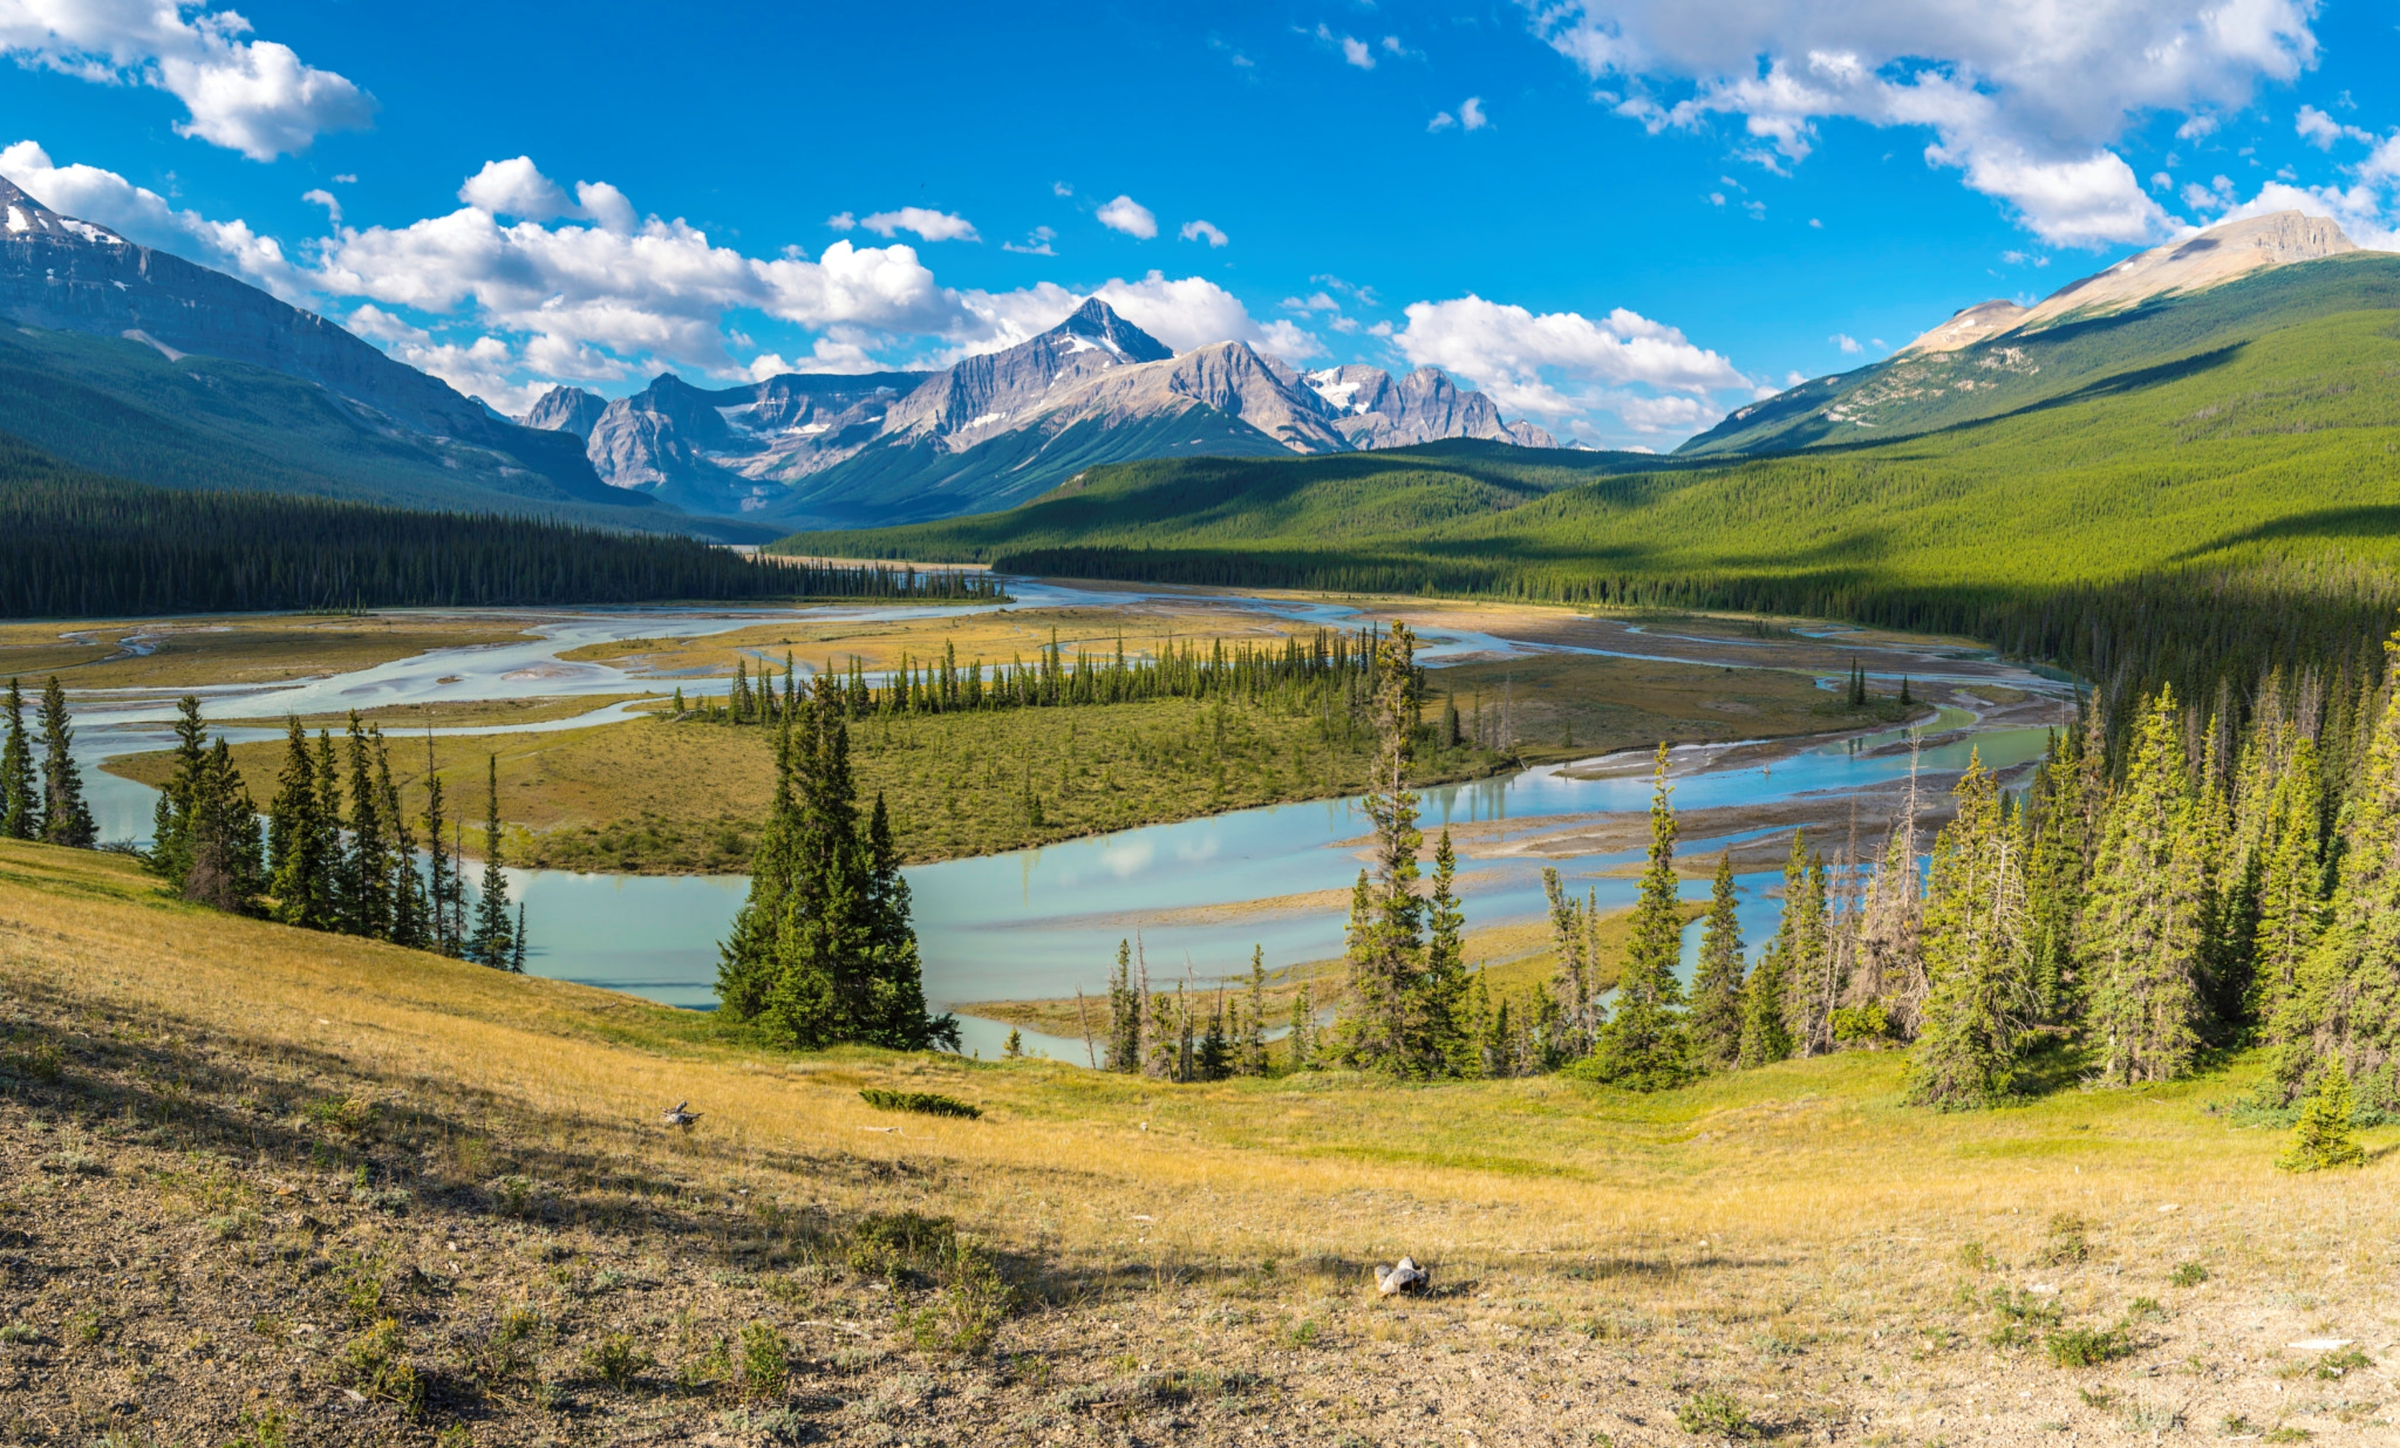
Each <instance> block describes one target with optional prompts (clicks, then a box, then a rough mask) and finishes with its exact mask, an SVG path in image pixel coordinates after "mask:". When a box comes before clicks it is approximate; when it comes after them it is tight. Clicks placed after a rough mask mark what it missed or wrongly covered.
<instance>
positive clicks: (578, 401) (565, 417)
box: [525, 387, 608, 438]
mask: <svg viewBox="0 0 2400 1448" xmlns="http://www.w3.org/2000/svg"><path fill="white" fill-rule="evenodd" d="M607 408H608V399H607V398H604V397H602V396H601V395H600V394H599V393H597V392H587V391H585V390H584V389H583V388H580V387H553V388H551V389H550V390H549V391H548V392H545V393H543V394H542V395H541V398H540V399H539V400H538V401H536V402H535V403H534V404H533V410H532V411H530V412H528V413H526V414H525V425H526V426H527V427H538V428H540V429H542V430H543V431H544V432H571V433H573V434H575V436H577V437H581V438H589V437H590V436H591V435H592V428H593V427H594V426H595V425H597V424H598V423H599V421H600V414H601V413H602V412H604V411H606V410H607Z"/></svg>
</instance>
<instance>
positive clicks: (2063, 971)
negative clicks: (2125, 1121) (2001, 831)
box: [2025, 729, 2091, 1021]
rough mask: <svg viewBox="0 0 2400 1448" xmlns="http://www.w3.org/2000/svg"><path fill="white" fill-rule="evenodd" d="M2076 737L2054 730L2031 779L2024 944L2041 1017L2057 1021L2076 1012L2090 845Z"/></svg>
mask: <svg viewBox="0 0 2400 1448" xmlns="http://www.w3.org/2000/svg"><path fill="white" fill-rule="evenodd" d="M2082 740H2083V735H2082V733H2081V732H2080V731H2079V730H2073V729H2069V730H2064V731H2059V730H2053V731H2052V732H2051V735H2050V742H2049V746H2048V748H2047V749H2046V751H2045V752H2044V754H2043V758H2042V764H2041V768H2040V770H2039V771H2038V772H2037V773H2036V774H2035V775H2034V778H2033V787H2032V792H2031V800H2030V806H2031V812H2032V816H2033V818H2032V841H2031V843H2030V845H2029V846H2028V849H2027V854H2026V860H2025V915H2026V929H2027V932H2028V934H2027V944H2028V946H2029V947H2030V948H2031V950H2032V952H2033V975H2034V987H2035V990H2036V991H2037V992H2038V993H2039V995H2040V997H2041V1005H2042V1015H2043V1017H2044V1018H2045V1019H2047V1020H2052V1021H2059V1020H2064V1019H2066V1018H2068V1017H2069V1016H2071V1015H2072V1014H2073V1012H2074V1006H2075V996H2076V983H2077V976H2076V973H2075V919H2076V916H2077V915H2078V914H2079V913H2080V912H2081V909H2082V904H2083V882H2084V865H2085V861H2086V860H2087V859H2088V858H2089V855H2090V848H2091V839H2090V834H2089V831H2088V829H2087V820H2086V816H2085V813H2084V809H2083V802H2082V798H2081V795H2082V791H2083V788H2084V779H2085V766H2084V757H2083V746H2082Z"/></svg>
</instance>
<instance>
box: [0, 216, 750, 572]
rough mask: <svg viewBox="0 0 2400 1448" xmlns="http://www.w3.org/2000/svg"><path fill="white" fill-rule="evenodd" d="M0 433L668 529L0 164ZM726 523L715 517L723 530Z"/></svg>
mask: <svg viewBox="0 0 2400 1448" xmlns="http://www.w3.org/2000/svg"><path fill="white" fill-rule="evenodd" d="M0 316H4V317H6V318H7V319H8V320H9V321H10V322H11V323H13V324H14V325H13V326H10V327H7V328H4V329H0V431H5V432H8V433H13V434H15V435H16V436H18V437H20V438H22V439H24V440H26V441H28V442H31V443H33V444H35V445H36V446H38V447H40V448H43V449H45V450H46V451H48V452H50V453H52V454H54V455H56V456H59V457H61V458H64V459H67V460H69V461H71V462H74V463H77V464H80V465H82V466H84V467H88V468H93V469H95V470H99V471H105V472H109V473H114V474H116V475H118V476H122V477H128V478H133V479H135V480H138V481H142V482H150V483H157V484H161V485H164V486H170V487H200V488H210V487H233V486H242V487H252V488H265V489H269V490H273V491H283V492H297V493H310V494H316V495H319V496H325V497H337V498H351V499H357V500H364V501H375V502H387V503H397V504H401V505H404V506H411V507H431V508H448V509H464V510H469V511H507V512H538V513H546V514H550V515H553V516H558V517H564V518H570V519H573V520H576V521H580V522H589V523H598V524H603V525H606V526H611V527H628V526H630V527H644V528H659V527H665V528H675V529H679V530H681V531H702V532H713V533H716V534H717V535H718V536H729V530H725V529H722V528H718V527H716V526H715V525H697V524H693V523H691V522H690V521H689V520H685V521H683V522H680V523H679V522H677V521H674V515H675V514H676V510H675V509H673V508H671V507H663V506H661V505H660V504H659V503H658V502H657V501H656V500H654V499H651V498H647V497H643V496H640V495H638V494H628V493H627V492H625V491H624V490H623V489H619V488H611V487H608V486H607V485H605V484H604V483H602V482H601V480H600V478H599V475H598V474H597V473H595V472H594V471H593V469H592V466H591V463H590V462H589V461H588V460H587V459H586V458H585V457H584V456H583V450H582V449H581V448H580V447H577V446H575V445H573V444H572V443H571V441H569V440H567V439H563V438H561V437H560V436H559V435H558V434H557V433H555V432H549V431H544V430H542V429H538V428H530V427H525V426H521V425H519V424H518V423H515V422H512V421H510V420H509V419H507V418H504V417H501V416H499V415H497V414H496V413H494V412H493V411H492V410H491V409H489V408H487V407H485V406H484V405H483V404H482V403H480V402H477V401H476V400H474V399H472V398H468V397H464V396H461V395H460V394H459V393H458V392H457V391H455V390H454V389H452V388H451V387H450V386H449V385H448V384H447V383H444V382H442V381H440V380H439V379H437V378H433V377H429V376H427V375H426V374H425V373H423V372H420V371H418V370H416V369H415V368H413V367H409V366H407V365H405V364H404V363H401V362H398V361H395V360H393V359H392V358H390V357H388V356H386V355H385V354H384V353H383V352H382V351H380V350H378V349H377V348H375V347H374V346H372V345H370V344H369V343H367V342H365V341H362V340H360V339H359V338H358V337H355V336H353V335H351V334H350V333H349V332H347V331H344V330H343V329H342V328H340V327H338V326H336V325H334V324H333V323H332V322H329V321H327V320H326V319H325V318H323V317H320V316H318V315H316V314H315V313H313V312H307V311H303V310H301V309H300V308H297V307H293V306H289V305H287V304H286V303H284V302H281V301H278V300H277V299H275V298H274V297H271V296H269V295H267V294H266V293H265V292H262V291H260V290H259V289H257V288H256V287H253V286H250V285H248V284H247V283H244V282H240V281H237V280H235V279H234V278H232V277H230V276H227V275H225V274H224V273H222V272H217V271H212V270H210V269H209V268H207V267H203V266H199V265H196V264H194V263H192V262H189V261H186V260H184V259H183V258H181V257H178V256H174V255H172V254H170V253H168V252H163V251H158V250H155V249H153V248H150V247H146V246H141V245H137V244H136V243H134V242H131V241H129V240H127V239H126V238H124V237H123V236H120V235H118V234H117V233H116V232H114V231H111V230H110V229H109V228H107V227H105V226H99V225H96V224H94V223H92V222H88V221H80V220H77V219H75V218H73V217H67V216H61V215H59V214H58V213H57V212H55V211H52V210H51V209H50V208H49V207H47V206H44V205H43V204H42V203H41V202H40V201H38V200H36V199H35V198H33V197H31V196H29V195H27V194H26V193H25V192H24V191H22V190H20V189H19V188H18V187H17V186H16V185H15V184H13V183H12V182H10V181H8V180H6V179H5V178H0ZM742 531H743V530H738V529H736V530H730V532H731V533H741V532H742Z"/></svg>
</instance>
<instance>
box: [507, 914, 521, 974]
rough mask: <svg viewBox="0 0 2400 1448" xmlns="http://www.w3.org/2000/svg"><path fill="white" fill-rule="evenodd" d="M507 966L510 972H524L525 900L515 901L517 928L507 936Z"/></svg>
mask: <svg viewBox="0 0 2400 1448" xmlns="http://www.w3.org/2000/svg"><path fill="white" fill-rule="evenodd" d="M508 968H509V971H510V973H511V974H514V975H523V974H524V973H525V902H524V901H522V900H519V901H518V902H517V928H516V929H515V930H514V931H512V932H510V934H509V937H508Z"/></svg>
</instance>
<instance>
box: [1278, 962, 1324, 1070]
mask: <svg viewBox="0 0 2400 1448" xmlns="http://www.w3.org/2000/svg"><path fill="white" fill-rule="evenodd" d="M1284 1040H1285V1042H1286V1043H1287V1044H1288V1046H1289V1048H1290V1059H1291V1063H1292V1069H1293V1070H1294V1071H1313V1070H1315V1069H1316V1066H1317V992H1316V988H1315V986H1313V985H1312V984H1310V983H1309V982H1307V981H1302V982H1301V983H1300V993H1299V994H1297V995H1295V996H1293V997H1292V1029H1291V1033H1290V1034H1289V1035H1287V1036H1285V1037H1284Z"/></svg>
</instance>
